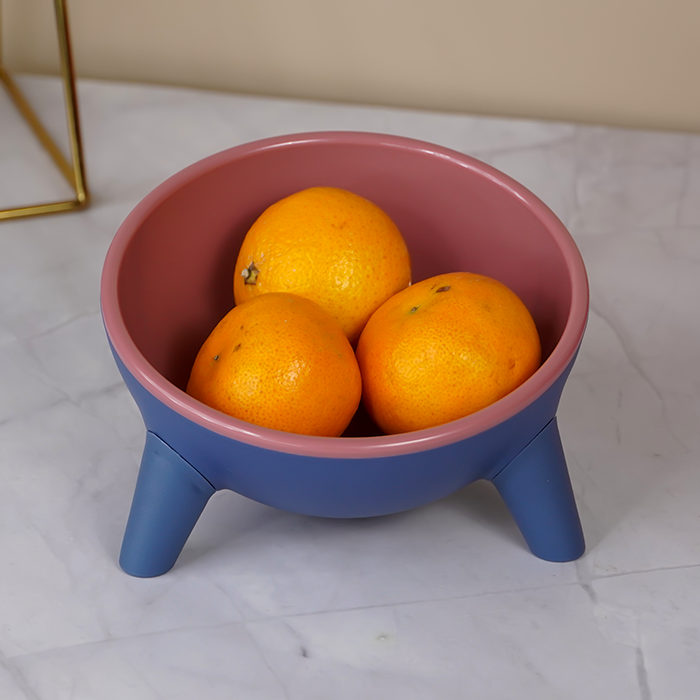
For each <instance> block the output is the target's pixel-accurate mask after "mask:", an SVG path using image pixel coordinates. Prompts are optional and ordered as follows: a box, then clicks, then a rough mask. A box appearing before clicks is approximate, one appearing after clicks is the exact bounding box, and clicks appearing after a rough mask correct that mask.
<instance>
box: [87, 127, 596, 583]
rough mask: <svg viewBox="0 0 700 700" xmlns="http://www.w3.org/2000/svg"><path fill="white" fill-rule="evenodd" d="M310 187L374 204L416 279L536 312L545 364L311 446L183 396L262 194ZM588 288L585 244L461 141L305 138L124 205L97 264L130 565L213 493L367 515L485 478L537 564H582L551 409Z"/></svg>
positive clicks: (160, 558)
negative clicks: (468, 408)
mask: <svg viewBox="0 0 700 700" xmlns="http://www.w3.org/2000/svg"><path fill="white" fill-rule="evenodd" d="M315 185H328V186H334V187H342V188H345V189H348V190H350V191H352V192H355V193H357V194H359V195H362V196H364V197H366V198H367V199H370V200H371V201H373V202H375V203H376V204H377V205H379V206H380V207H381V208H382V209H384V210H385V211H386V212H387V213H388V214H389V215H390V216H391V217H392V219H393V220H394V221H395V222H396V224H397V225H398V227H399V229H400V230H401V232H402V234H403V236H404V238H405V240H406V242H407V244H408V247H409V250H410V253H411V258H412V264H413V280H414V281H418V280H420V279H424V278H426V277H430V276H433V275H436V274H439V273H443V272H453V271H469V272H478V273H481V274H485V275H489V276H491V277H494V278H496V279H498V280H500V281H501V282H503V283H504V284H506V285H508V286H509V287H510V288H511V289H512V290H513V291H514V292H516V294H518V295H519V296H520V298H521V299H522V300H523V301H524V302H525V304H526V305H527V307H528V308H529V310H530V312H531V314H532V316H533V318H534V319H535V323H536V325H537V328H538V331H539V334H540V339H541V342H542V352H543V362H542V365H541V367H540V368H539V369H538V370H537V372H536V373H535V374H534V375H533V376H532V377H531V378H530V379H528V380H527V381H526V382H525V383H524V384H523V385H522V386H520V387H519V388H518V389H516V390H515V391H513V392H512V393H510V394H509V395H507V396H506V397H504V398H503V399H501V400H499V401H497V402H496V403H494V404H492V405H491V406H489V407H487V408H485V409H483V410H481V411H479V412H477V413H475V414H472V415H470V416H467V417H465V418H461V419H459V420H456V421H453V422H451V423H447V424H445V425H441V426H438V427H435V428H430V429H427V430H420V431H416V432H410V433H404V434H399V435H391V436H389V435H382V434H380V433H379V431H378V430H377V429H376V427H375V426H373V425H372V423H371V421H369V419H368V418H367V417H366V415H364V414H363V412H362V410H360V411H358V414H357V416H356V418H355V419H354V420H353V422H352V423H351V425H350V426H349V428H348V430H347V431H346V433H345V434H344V435H343V436H342V437H339V438H324V437H311V436H304V435H296V434H292V433H285V432H280V431H276V430H270V429H267V428H263V427H259V426H256V425H252V424H250V423H246V422H243V421H240V420H237V419H236V418H232V417H230V416H227V415H224V414H222V413H220V412H218V411H216V410H214V409H211V408H209V407H207V406H205V405H203V404H201V403H200V402H198V401H196V400H195V399H193V398H192V397H190V396H189V395H188V394H186V393H185V386H186V384H187V379H188V377H189V372H190V368H191V366H192V363H193V361H194V358H195V356H196V354H197V351H198V350H199V347H200V346H201V344H202V343H203V341H204V340H205V338H206V337H207V335H208V334H209V332H210V331H211V330H212V328H213V327H214V326H215V325H216V323H217V322H218V321H219V319H221V318H222V317H223V316H224V315H225V314H226V312H227V311H229V310H230V309H231V308H232V307H233V305H234V300H233V284H232V279H233V277H232V276H233V268H234V264H235V261H236V256H237V252H238V249H239V247H240V244H241V241H242V240H243V237H244V236H245V234H246V232H247V230H248V228H249V227H250V225H251V224H252V223H253V221H254V220H255V219H256V218H257V217H258V216H259V214H260V213H261V212H262V211H263V210H264V209H265V208H266V207H267V206H269V205H270V204H272V203H273V202H275V201H277V200H279V199H281V198H282V197H285V196H286V195H288V194H291V193H293V192H296V191H298V190H301V189H304V188H306V187H312V186H315ZM588 298H589V292H588V282H587V277H586V271H585V267H584V264H583V261H582V258H581V255H580V253H579V251H578V249H577V247H576V244H575V243H574V241H573V239H572V237H571V236H570V234H569V233H568V231H567V230H566V228H565V227H564V226H563V224H562V223H561V222H560V221H559V219H558V218H557V217H556V216H555V215H554V214H553V213H552V212H551V211H550V210H549V209H548V208H547V206H546V205H545V204H544V203H543V202H542V201H540V200H539V199H538V198H537V197H536V196H534V195H533V194H532V193H531V192H529V191H528V190H527V189H526V188H524V187H523V186H522V185H520V184H519V183H517V182H515V181H514V180H512V179H511V178H509V177H508V176H506V175H504V174H503V173H501V172H499V171H497V170H495V169H493V168H491V167H490V166H488V165H486V164H484V163H482V162H480V161H478V160H475V159H474V158H471V157H469V156H467V155H464V154H462V153H459V152H456V151H452V150H449V149H446V148H442V147H440V146H436V145H434V144H430V143H425V142H421V141H415V140H412V139H406V138H401V137H397V136H390V135H385V134H374V133H362V132H322V133H306V134H296V135H290V136H282V137H275V138H270V139H265V140H261V141H256V142H253V143H248V144H244V145H241V146H236V147H234V148H231V149H228V150H225V151H223V152H221V153H217V154H215V155H212V156H210V157H208V158H205V159H203V160H201V161H199V162H197V163H194V164H193V165H191V166H189V167H188V168H185V169H184V170H182V171H181V172H179V173H177V174H175V175H173V176H172V177H171V178H169V179H168V180H166V181H165V182H164V183H162V184H161V185H160V186H158V187H157V188H156V189H154V190H153V191H152V192H151V193H150V194H148V195H147V196H146V197H145V198H144V199H143V201H141V202H140V203H139V204H138V205H137V206H136V207H135V209H134V210H133V211H132V212H131V213H130V214H129V216H128V217H127V218H126V220H125V221H124V223H123V224H122V226H121V227H120V228H119V230H118V231H117V233H116V235H115V237H114V240H113V242H112V245H111V247H110V249H109V251H108V253H107V256H106V260H105V264H104V269H103V274H102V286H101V304H102V315H103V319H104V325H105V329H106V333H107V337H108V340H109V343H110V346H111V348H112V351H113V354H114V358H115V361H116V363H117V365H118V367H119V370H120V372H121V374H122V376H123V378H124V381H125V383H126V385H127V387H128V389H129V391H130V393H131V395H132V396H133V398H134V400H135V402H136V404H137V405H138V408H139V410H140V412H141V415H142V416H143V421H144V424H145V430H146V439H145V447H144V452H143V456H142V460H141V466H140V469H139V474H138V478H137V483H136V488H135V493H134V497H133V501H132V504H131V510H130V513H129V518H128V523H127V527H126V531H125V534H124V539H123V543H122V550H121V555H120V560H119V561H120V565H121V567H122V569H123V570H124V571H126V572H127V573H129V574H131V575H134V576H140V577H150V576H158V575H161V574H164V573H166V572H167V571H168V570H170V569H171V568H172V566H173V565H174V564H175V562H176V561H177V558H178V556H179V554H180V552H181V551H182V548H183V547H184V546H185V545H186V542H187V539H188V537H189V534H190V533H191V531H192V528H193V527H194V525H195V523H196V522H197V519H198V518H199V516H200V514H201V513H202V511H203V509H204V507H205V506H206V504H207V501H208V500H209V498H210V497H211V496H212V495H213V494H214V493H215V492H216V491H218V490H221V489H230V490H232V491H235V492H237V493H239V494H242V495H243V496H246V497H248V498H251V499H254V500H255V501H259V502H260V503H264V504H267V505H269V506H273V507H275V508H279V509H282V510H286V511H291V512H295V513H302V514H306V515H311V516H322V517H333V518H364V517H371V516H378V515H388V514H391V513H397V512H400V511H405V510H408V509H412V508H417V507H419V506H423V505H426V504H428V503H431V502H434V501H438V500H439V499H441V498H444V497H446V496H448V495H450V494H452V493H454V492H455V491H457V490H459V489H462V488H464V487H465V486H467V485H468V484H471V483H472V482H474V481H477V480H479V479H485V480H488V481H491V482H492V483H493V484H494V485H495V487H496V488H497V490H498V492H499V493H500V494H501V496H502V497H503V499H504V501H505V503H506V505H507V506H508V509H509V510H510V512H511V514H512V516H513V518H514V519H515V521H516V523H517V525H518V527H519V529H520V531H521V533H522V535H523V540H524V546H525V545H526V546H528V547H529V548H530V550H531V551H532V552H533V554H534V555H536V556H538V557H540V558H542V559H545V560H550V561H570V560H573V559H576V558H578V557H580V556H581V555H582V554H583V552H584V548H585V545H584V538H583V534H582V530H581V524H580V520H579V516H578V513H577V508H576V503H575V499H574V496H573V491H572V488H571V482H570V478H569V472H568V468H567V465H566V461H565V458H564V452H563V449H562V445H561V441H560V438H559V431H558V428H557V418H556V414H557V407H558V404H559V399H560V396H561V393H562V390H563V387H564V384H565V382H566V379H567V377H568V375H569V372H570V371H571V368H572V365H573V363H574V361H575V358H576V354H577V351H578V349H579V346H580V344H581V341H582V338H583V334H584V329H585V326H586V321H587V316H588ZM441 389H442V388H441V387H436V390H437V391H439V390H441ZM445 389H448V388H447V387H446V388H445Z"/></svg>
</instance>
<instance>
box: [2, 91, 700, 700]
mask: <svg viewBox="0 0 700 700" xmlns="http://www.w3.org/2000/svg"><path fill="white" fill-rule="evenodd" d="M21 84H22V86H23V87H24V89H25V91H26V92H27V94H28V95H29V96H30V97H31V99H32V100H33V101H34V102H35V104H36V105H37V108H38V109H39V111H40V112H41V113H42V114H43V115H46V118H47V119H48V120H49V122H50V123H55V122H56V119H57V117H60V114H61V110H62V102H61V96H60V90H59V86H58V85H57V83H56V82H55V81H53V80H50V79H39V78H31V79H30V78H24V79H22V80H21ZM79 96H80V108H81V116H82V123H83V135H84V145H85V155H86V161H87V168H88V170H87V174H88V184H89V186H90V189H91V192H92V195H93V202H92V205H91V206H90V208H88V209H87V210H85V211H82V212H78V213H71V214H59V215H54V216H45V217H36V218H30V219H22V220H13V221H5V222H0V698H2V700H125V699H126V698H128V699H129V700H155V699H163V700H180V699H182V700H185V699H188V700H189V699H191V698H207V700H219V699H222V700H224V699H225V700H230V699H231V698H241V699H245V700H254V699H259V700H327V699H331V698H332V699H333V700H344V699H346V698H347V699H348V700H349V699H350V698H353V699H355V698H358V697H362V698H364V700H375V699H376V700H378V699H379V698H381V699H382V700H384V699H385V698H402V699H405V700H436V699H440V700H452V699H454V700H458V699H459V700H464V699H465V698H469V699H472V698H473V699H475V700H491V699H494V700H496V699H499V700H500V699H504V700H505V699H508V700H512V699H513V698H519V699H520V700H550V699H551V700H559V699H561V700H590V699H591V698H611V699H614V700H696V698H697V697H698V692H699V691H698V688H699V687H700V430H698V428H699V427H700V369H699V366H700V364H699V359H700V313H698V306H699V304H698V300H699V299H700V136H699V135H691V134H679V133H655V132H641V131H633V130H624V129H613V128H604V127H593V126H578V125H573V124H560V123H545V122H535V121H518V120H506V119H491V118H476V117H471V116H464V115H448V114H437V113H428V112H416V111H409V110H393V109H383V108H369V107H357V106H344V105H330V104H319V103H312V102H301V101H289V100H275V99H264V98H250V97H241V96H236V95H227V94H217V93H209V92H202V91H195V90H181V89H171V88H163V87H149V86H137V85H124V84H115V83H101V82H91V81H84V82H80V83H79ZM52 128H55V129H58V128H60V122H59V127H55V126H54V127H52ZM317 129H354V130H369V131H381V132H387V133H393V134H400V135H404V136H411V137H417V138H421V139H425V140H428V141H432V142H435V143H439V144H441V145H444V146H448V147H451V148H455V149H457V150H460V151H463V152H465V153H468V154H470V155H473V156H475V157H477V158H480V159H481V160H484V161H486V162H488V163H490V164H491V165H494V166H495V167H497V168H499V169H501V170H503V171H505V172H507V173H508V174H510V175H512V176H513V177H515V178H516V179H518V180H519V181H520V182H522V183H523V184H524V185H526V186H527V187H529V188H530V189H531V190H533V191H534V192H535V193H536V194H537V195H539V196H540V197H541V198H542V199H543V200H544V201H545V202H546V203H547V204H548V205H549V206H550V207H551V208H552V209H553V210H554V211H555V212H556V213H557V214H558V215H559V217H560V218H561V219H562V220H563V221H564V223H565V224H566V225H567V226H568V228H569V230H570V231H571V232H572V234H573V236H574V237H575V239H576V241H577V243H578V245H579V247H580V249H581V252H582V254H583V256H584V259H585V261H586V265H587V268H588V272H589V276H590V282H591V315H590V321H589V326H588V330H587V333H586V336H585V339H584V343H583V347H582V350H581V354H580V356H579V359H578V361H577V364H576V366H575V367H574V370H573V373H572V376H571V378H570V380H569V382H568V384H567V386H566V389H565V391H564V395H563V398H562V403H561V406H560V409H559V414H558V415H559V425H560V429H561V433H562V439H563V442H564V448H565V451H566V455H567V460H568V463H569V469H570V472H571V478H572V482H573V486H574V490H575V493H576V497H577V499H578V505H579V509H580V513H581V518H582V521H583V527H584V530H585V534H586V538H587V543H588V549H587V552H586V554H585V555H584V556H583V557H582V558H581V559H580V560H578V561H576V562H572V563H566V564H553V563H548V562H544V561H541V560H539V559H536V558H535V557H534V556H533V555H532V554H530V553H529V551H527V549H526V547H525V545H524V543H523V541H522V539H521V537H520V535H519V533H518V531H517V529H516V527H515V525H514V524H513V522H512V520H511V518H510V516H509V514H508V513H507V511H506V510H505V507H504V505H503V504H502V502H501V501H500V499H499V498H498V496H497V494H496V492H495V490H494V489H493V488H492V487H491V486H490V485H489V484H486V483H475V484H472V485H471V486H469V487H467V488H465V489H464V490H462V491H460V492H458V493H456V494H454V495H453V496H451V497H449V498H447V499H445V500H443V501H440V502H438V503H435V504H433V505H430V506H427V507H424V508H420V509H417V510H415V511H411V512H408V513H404V514H401V515H397V516H391V517H385V518H377V519H370V520H361V521H328V520H321V519H313V518H307V517H301V516H298V515H292V514H288V513H284V512H280V511H277V510H274V509H272V508H269V507H266V506H263V505H260V504H257V503H255V502H252V501H249V500H247V499H245V498H243V497H241V496H238V495H236V494H234V493H231V492H221V493H217V494H216V495H215V496H214V497H213V499H212V501H211V502H210V504H209V505H208V506H207V508H206V509H205V512H204V515H203V516H202V518H201V519H200V521H199V523H198V525H197V527H196V528H195V531H194V533H193V535H192V537H191V538H190V540H189V541H188V543H187V545H186V548H185V550H184V552H183V554H182V556H181V557H180V559H179V560H178V563H177V564H176V566H175V568H174V569H173V570H172V571H171V572H169V573H168V574H166V575H164V576H162V577H159V578H155V579H136V578H132V577H130V576H127V575H126V574H124V573H123V572H122V571H121V570H120V569H119V567H118V564H117V557H118V552H119V547H120V543H121V537H122V534H123V529H124V525H125V522H126V517H127V515H128V509H129V506H130V503H131V496H132V493H133V488H134V483H135V478H136V473H137V469H138V464H139V459H140V453H141V449H142V447H143V443H144V438H145V434H144V429H143V424H142V422H141V418H140V416H139V414H138V412H137V410H136V407H135V404H134V403H133V401H132V400H131V397H130V395H129V394H128V392H127V391H126V389H125V387H124V385H123V384H122V382H121V379H120V377H119V374H118V373H117V370H116V367H115V365H114V363H113V361H112V358H111V355H110V353H109V351H108V348H107V344H106V339H105V336H104V332H103V328H102V324H101V319H100V314H99V296H98V288H99V279H100V273H101V267H102V262H103V259H104V255H105V253H106V250H107V247H108V246H109V243H110V241H111V239H112V237H113V235H114V233H115V231H116V229H117V228H118V226H119V224H120V223H121V221H122V220H123V219H124V218H125V217H126V215H127V214H128V213H129V211H130V210H131V209H132V208H133V207H134V205H135V204H136V203H137V202H138V201H139V200H140V199H141V198H142V197H143V196H144V195H146V194H147V193H148V192H149V191H150V190H151V189H152V188H153V187H154V186H156V185H157V184H158V183H159V182H161V181H162V180H164V179H165V178H167V177H168V176H170V175H172V174H173V173H174V172H176V171H177V170H179V169H181V168H183V167H185V166H186V165H189V164H190V163H192V162H194V161H196V160H198V159H200V158H202V157H204V156H206V155H209V154H210V153H213V152H216V151H219V150H222V149H224V148H227V147H229V146H232V145H235V144H239V143H242V142H245V141H250V140H253V139H257V138H260V137H265V136H270V135H274V134H282V133H291V132H297V131H308V130H317ZM0 132H2V133H0V208H1V207H3V206H10V205H12V204H14V205H19V204H25V203H27V202H28V200H29V199H30V198H31V199H37V198H39V199H40V198H42V197H47V198H56V197H60V196H65V195H66V191H65V189H64V185H63V183H62V182H61V181H60V179H59V176H58V175H56V174H55V173H54V172H53V171H52V169H51V166H50V165H49V164H48V163H47V162H45V161H44V156H43V154H42V153H41V152H39V151H38V150H37V149H35V147H34V146H33V142H32V141H31V139H29V137H27V136H26V135H25V134H23V133H22V124H21V122H19V120H18V117H16V116H15V115H14V113H13V111H12V108H11V106H10V104H9V102H8V100H7V99H6V98H5V96H4V95H0Z"/></svg>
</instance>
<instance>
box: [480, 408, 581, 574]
mask: <svg viewBox="0 0 700 700" xmlns="http://www.w3.org/2000/svg"><path fill="white" fill-rule="evenodd" d="M493 483H494V485H495V486H496V488H497V489H498V492H499V493H500V494H501V497H502V498H503V500H504V501H505V503H506V505H507V506H508V509H509V510H510V512H511V514H512V516H513V518H514V520H515V522H516V523H517V525H518V527H519V528H520V532H521V533H522V535H523V537H524V538H525V541H526V542H527V544H528V546H529V547H530V550H531V551H532V553H533V554H534V555H535V556H537V557H539V558H540V559H546V560H548V561H573V560H574V559H578V558H579V557H580V556H581V555H582V554H583V553H584V551H585V548H586V545H585V542H584V538H583V531H582V529H581V521H580V519H579V515H578V510H577V508H576V501H575V500H574V494H573V491H572V489H571V480H570V479H569V471H568V469H567V466H566V460H565V458H564V450H563V448H562V444H561V439H560V437H559V428H558V427H557V419H556V418H553V419H552V421H550V423H548V424H547V427H546V428H545V429H544V430H543V431H542V432H541V433H540V434H539V435H538V436H537V437H536V438H535V439H534V440H533V441H532V442H531V443H530V444H529V445H528V446H527V447H526V448H525V449H524V450H523V451H522V452H521V453H520V454H519V455H518V456H517V457H516V458H515V459H514V460H513V461H512V462H510V464H508V466H507V467H505V469H503V470H502V471H501V472H500V473H499V474H498V475H497V476H496V477H495V478H494V479H493Z"/></svg>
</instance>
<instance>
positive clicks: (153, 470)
mask: <svg viewBox="0 0 700 700" xmlns="http://www.w3.org/2000/svg"><path fill="white" fill-rule="evenodd" d="M214 491H215V489H214V487H213V486H212V485H211V484H210V483H209V482H208V481H207V480H206V479H205V478H204V477H203V476H202V475H201V474H200V473H199V472H198V471H197V470H196V469H194V467H192V466H191V465H190V464H189V463H188V462H186V461H185V460H184V459H183V458H182V457H180V455H179V454H177V453H176V452H175V451H174V450H173V449H171V448H170V447H169V446H168V445H167V444H166V443H165V442H163V441H162V440H161V439H160V438H159V437H157V436H156V435H154V434H153V433H151V432H148V433H147V435H146V445H145V447H144V451H143V456H142V458H141V468H140V470H139V476H138V479H137V482H136V490H135V492H134V498H133V501H132V504H131V512H130V513H129V520H128V522H127V525H126V531H125V533H124V539H123V541H122V549H121V554H120V557H119V565H120V566H121V568H122V569H123V570H124V571H125V572H126V573H127V574H131V575H132V576H139V577H151V576H160V575H161V574H164V573H166V572H167V571H169V570H170V569H171V568H172V567H173V565H174V564H175V561H176V560H177V558H178V556H180V552H181V551H182V548H183V547H184V546H185V542H186V541H187V538H188V537H189V536H190V533H191V532H192V529H193V528H194V526H195V523H196V522H197V520H198V519H199V516H200V515H201V514H202V511H203V510H204V506H206V504H207V502H208V501H209V498H210V497H211V496H212V494H213V493H214Z"/></svg>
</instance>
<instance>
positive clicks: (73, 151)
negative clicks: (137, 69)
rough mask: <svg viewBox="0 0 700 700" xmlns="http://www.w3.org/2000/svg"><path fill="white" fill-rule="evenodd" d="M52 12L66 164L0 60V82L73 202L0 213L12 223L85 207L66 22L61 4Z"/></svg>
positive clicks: (57, 1)
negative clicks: (63, 109)
mask: <svg viewBox="0 0 700 700" xmlns="http://www.w3.org/2000/svg"><path fill="white" fill-rule="evenodd" d="M54 5H55V9H56V26H57V29H58V44H59V53H60V59H61V81H62V83H63V94H64V99H65V103H66V121H67V126H68V138H69V143H70V157H71V160H70V161H68V160H67V159H66V157H65V156H64V155H63V153H62V152H61V149H60V148H58V146H57V145H56V143H55V142H54V140H53V139H52V138H51V136H49V133H48V132H47V131H46V129H45V128H44V127H43V126H42V124H41V122H40V121H39V118H38V117H37V115H36V113H35V112H34V110H33V109H32V107H31V105H30V104H29V102H28V101H27V100H26V98H25V97H24V95H23V94H22V92H21V91H20V89H19V87H18V86H17V84H16V83H15V81H14V80H13V79H12V77H11V76H10V74H9V73H8V72H7V70H6V69H5V67H4V66H3V65H2V57H0V82H2V84H3V85H4V87H5V89H6V90H7V93H8V95H9V96H10V99H11V100H12V102H13V103H14V104H15V106H16V107H17V110H18V111H19V112H20V114H21V115H22V117H24V119H25V120H26V122H27V124H28V125H29V126H30V128H31V129H32V131H33V132H34V134H35V135H36V137H37V139H38V140H39V142H40V143H41V144H42V146H43V147H44V148H45V149H46V150H47V151H48V153H49V155H50V156H51V158H52V160H53V161H54V163H55V164H56V166H57V167H58V169H59V170H60V171H61V173H62V174H63V176H64V177H65V179H66V180H67V181H68V184H69V185H70V186H71V188H72V189H73V190H74V191H75V198H74V199H69V200H65V201H60V202H48V203H46V204H32V205H29V206H24V207H17V208H14V209H2V210H0V220H2V219H13V218H17V217H21V216H36V215H38V214H55V213H58V212H62V211H75V210H76V209H82V208H84V207H86V206H87V205H88V202H89V194H88V190H87V185H86V181H85V166H84V162H83V147H82V139H81V135H80V119H79V115H78V99H77V95H76V90H75V74H74V71H73V56H72V53H71V45H70V35H69V32H68V18H67V15H66V8H65V2H64V0H54Z"/></svg>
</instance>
